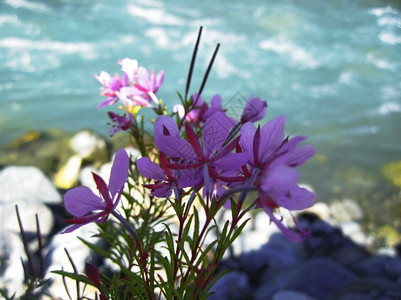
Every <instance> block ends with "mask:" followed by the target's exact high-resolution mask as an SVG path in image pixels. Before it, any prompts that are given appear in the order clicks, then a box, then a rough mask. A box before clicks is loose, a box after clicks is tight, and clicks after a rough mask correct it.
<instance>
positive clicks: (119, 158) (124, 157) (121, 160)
mask: <svg viewBox="0 0 401 300" xmlns="http://www.w3.org/2000/svg"><path fill="white" fill-rule="evenodd" d="M128 169H129V157H128V154H127V152H126V151H125V150H124V149H118V150H117V152H116V155H115V156H114V162H113V166H112V167H111V173H110V180H109V191H110V193H111V196H112V198H114V196H115V195H116V194H117V193H118V192H119V191H120V190H121V189H122V188H123V187H124V184H125V183H126V182H127V178H128Z"/></svg>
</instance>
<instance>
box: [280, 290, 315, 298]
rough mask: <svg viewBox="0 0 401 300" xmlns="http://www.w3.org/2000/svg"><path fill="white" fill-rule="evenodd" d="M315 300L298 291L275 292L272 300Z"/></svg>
mask: <svg viewBox="0 0 401 300" xmlns="http://www.w3.org/2000/svg"><path fill="white" fill-rule="evenodd" d="M292 299H294V300H317V299H316V298H314V297H311V296H309V295H308V294H305V293H302V292H300V291H291V290H281V291H278V292H276V293H275V294H274V295H273V297H272V300H292Z"/></svg>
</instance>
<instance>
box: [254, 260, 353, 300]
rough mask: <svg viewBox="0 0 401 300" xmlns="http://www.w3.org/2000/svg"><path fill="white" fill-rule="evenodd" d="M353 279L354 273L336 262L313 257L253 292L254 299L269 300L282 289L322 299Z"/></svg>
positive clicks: (281, 273)
mask: <svg viewBox="0 0 401 300" xmlns="http://www.w3.org/2000/svg"><path fill="white" fill-rule="evenodd" d="M354 278H356V275H355V274H354V273H352V272H351V271H349V270H348V269H346V268H345V267H343V266H341V265H339V264H337V263H336V262H334V261H332V260H330V259H326V258H320V257H314V258H312V259H310V260H308V261H306V262H304V263H302V264H300V265H299V266H297V267H293V268H290V269H287V270H285V271H282V272H280V273H279V274H278V275H277V276H276V277H274V278H273V280H271V281H269V282H266V283H265V284H264V285H262V286H261V287H259V288H258V289H257V290H256V291H255V293H254V299H258V300H264V299H271V298H272V297H273V295H274V294H275V293H276V292H277V291H279V290H283V289H289V290H297V291H301V292H304V293H306V294H308V295H310V296H312V297H315V298H317V299H324V298H325V297H327V296H328V295H329V294H330V293H332V292H334V291H336V290H337V289H339V288H341V287H342V286H343V285H345V284H346V283H348V282H349V281H350V280H352V279H354Z"/></svg>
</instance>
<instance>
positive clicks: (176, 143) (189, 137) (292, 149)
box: [137, 95, 315, 241]
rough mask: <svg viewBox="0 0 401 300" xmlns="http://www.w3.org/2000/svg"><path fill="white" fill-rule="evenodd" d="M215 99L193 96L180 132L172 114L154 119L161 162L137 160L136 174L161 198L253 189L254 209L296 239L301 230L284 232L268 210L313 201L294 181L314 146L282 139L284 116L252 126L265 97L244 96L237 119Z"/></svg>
mask: <svg viewBox="0 0 401 300" xmlns="http://www.w3.org/2000/svg"><path fill="white" fill-rule="evenodd" d="M194 97H196V99H200V97H197V96H194ZM216 99H219V100H220V99H221V98H220V96H218V95H217V96H215V97H214V98H213V100H215V101H212V105H211V106H210V107H209V106H208V105H207V104H206V103H203V102H202V101H199V100H198V102H200V103H202V105H201V108H200V109H197V111H196V114H195V113H194V114H193V115H192V116H191V118H189V119H187V122H184V129H183V130H181V131H180V129H179V128H178V126H177V123H176V121H175V120H174V119H173V118H171V117H168V116H158V117H157V118H156V121H155V125H154V133H155V136H154V144H155V145H156V147H157V148H158V150H159V151H160V165H158V164H156V163H154V162H152V161H151V160H150V159H149V158H140V159H139V160H138V162H137V167H138V170H139V172H140V173H141V174H142V175H143V176H145V177H147V178H149V179H152V180H154V181H155V182H154V183H153V184H148V185H147V187H148V188H150V189H151V192H152V194H153V195H155V196H157V197H164V198H167V197H170V196H171V194H172V191H173V190H174V189H177V190H179V189H185V188H194V189H196V190H200V189H203V196H204V197H205V198H207V199H209V200H211V201H219V199H220V198H221V196H222V195H225V193H227V192H228V191H229V190H230V189H233V188H235V191H236V192H239V191H249V190H251V189H252V188H253V189H255V190H257V191H258V198H257V199H256V201H255V205H256V207H260V208H264V210H265V211H266V213H267V214H268V215H269V217H270V219H271V220H272V221H273V222H274V223H275V224H277V226H278V227H279V228H280V229H281V230H282V231H283V233H284V234H285V235H286V236H287V237H288V238H290V239H291V240H293V241H300V240H301V239H302V236H303V235H304V232H303V231H302V228H299V229H300V232H299V233H296V232H293V231H290V230H288V229H287V228H285V227H284V226H283V225H282V224H281V223H280V221H279V220H278V219H277V218H276V216H275V215H274V214H273V212H274V210H276V209H278V208H284V209H288V210H302V209H305V208H308V207H310V206H312V205H313V203H314V199H315V195H314V193H313V192H311V191H309V190H307V189H305V188H302V187H300V186H299V185H298V184H297V180H298V172H297V170H296V167H298V166H300V165H302V164H303V163H304V162H305V161H307V160H308V159H309V158H311V157H312V156H313V155H314V153H315V150H314V148H313V147H312V146H311V145H302V146H300V145H299V143H300V142H301V141H303V140H304V139H305V138H304V137H302V136H296V137H294V138H292V139H289V138H288V137H285V134H284V117H283V116H280V117H277V118H275V119H273V120H271V121H269V122H267V123H266V124H265V125H264V126H263V127H262V128H260V126H259V127H256V126H255V125H254V124H253V122H256V121H259V120H261V119H262V118H263V117H264V114H265V111H266V109H265V108H266V107H267V103H266V101H262V100H261V99H260V98H255V97H251V98H249V100H248V102H247V104H246V106H245V108H244V111H243V113H242V115H241V118H240V121H239V122H237V121H235V119H233V118H230V117H228V116H227V114H226V113H225V111H224V110H223V109H222V108H221V106H220V101H216ZM216 102H217V103H216ZM191 112H193V110H192V111H191ZM194 116H196V118H194ZM192 123H196V124H197V125H198V126H197V127H194V126H191V124H192ZM238 128H240V130H239V133H240V134H239V136H237V137H236V136H235V135H234V136H233V135H232V134H231V133H232V132H233V131H235V130H237V131H238ZM182 136H183V137H182ZM222 200H223V201H226V200H225V199H222ZM239 201H243V200H241V199H240V200H239ZM228 203H229V202H228ZM241 204H242V203H239V205H241Z"/></svg>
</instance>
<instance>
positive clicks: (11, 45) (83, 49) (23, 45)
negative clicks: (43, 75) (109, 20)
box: [0, 37, 95, 56]
mask: <svg viewBox="0 0 401 300" xmlns="http://www.w3.org/2000/svg"><path fill="white" fill-rule="evenodd" d="M0 48H5V49H11V50H42V51H55V52H59V53H62V54H76V53H80V54H82V55H84V56H85V55H86V54H87V53H88V52H93V51H94V50H95V47H94V46H93V45H92V44H90V43H85V42H79V43H69V42H59V41H51V40H30V39H22V38H14V37H10V38H4V39H1V40H0Z"/></svg>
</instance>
